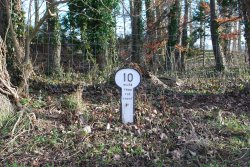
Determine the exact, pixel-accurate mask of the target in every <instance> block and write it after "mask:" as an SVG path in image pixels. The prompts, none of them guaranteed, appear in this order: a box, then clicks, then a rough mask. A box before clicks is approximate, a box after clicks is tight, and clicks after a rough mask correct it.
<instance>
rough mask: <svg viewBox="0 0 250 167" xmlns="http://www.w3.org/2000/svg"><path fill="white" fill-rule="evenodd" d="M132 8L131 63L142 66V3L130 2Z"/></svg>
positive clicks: (137, 0) (135, 0) (137, 1)
mask: <svg viewBox="0 0 250 167" xmlns="http://www.w3.org/2000/svg"><path fill="white" fill-rule="evenodd" d="M131 1H132V3H131V4H132V6H131V7H130V9H132V12H131V14H132V18H131V27H132V57H131V58H132V62H134V63H138V64H140V65H142V66H144V62H143V58H142V33H143V24H142V16H141V12H142V1H141V0H131Z"/></svg>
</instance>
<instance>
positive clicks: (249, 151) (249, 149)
mask: <svg viewBox="0 0 250 167" xmlns="http://www.w3.org/2000/svg"><path fill="white" fill-rule="evenodd" d="M248 153H250V148H248V149H247V151H246V152H245V154H243V155H242V156H241V157H240V158H236V159H235V160H233V162H234V161H239V160H241V159H243V158H245V157H246V156H247V154H248Z"/></svg>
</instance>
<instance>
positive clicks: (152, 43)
mask: <svg viewBox="0 0 250 167" xmlns="http://www.w3.org/2000/svg"><path fill="white" fill-rule="evenodd" d="M53 38H54V36H53V34H46V33H45V34H44V35H42V36H38V37H37V38H35V39H34V40H33V41H32V44H31V54H32V55H31V56H32V58H33V62H34V64H35V67H36V68H37V69H39V71H40V72H44V71H46V70H47V68H48V66H49V62H48V61H49V60H50V59H49V56H50V55H51V54H52V53H51V52H53V50H51V49H50V47H51V46H55V45H58V44H56V43H55V42H54V40H53ZM159 39H161V40H159V41H157V40H152V39H148V38H145V39H144V40H143V42H142V43H140V44H138V45H137V47H141V48H140V50H141V52H142V53H141V55H142V57H143V60H144V61H145V64H146V65H147V66H148V67H149V70H153V71H154V72H157V71H161V72H164V71H165V69H166V58H167V57H168V56H170V61H171V64H172V65H173V67H174V68H173V71H177V72H178V69H177V68H176V64H177V63H178V62H179V61H180V59H181V57H183V56H184V62H185V71H186V72H187V71H191V72H192V71H206V69H208V68H210V69H213V68H214V66H215V57H214V53H213V49H212V46H211V45H209V41H208V42H207V43H206V44H205V45H204V46H200V45H199V42H197V44H195V46H194V47H193V48H188V50H185V51H184V52H183V51H180V48H178V47H176V46H173V47H170V46H168V44H167V42H166V41H167V40H164V38H163V37H160V38H159ZM162 39H163V40H162ZM234 45H235V44H234ZM234 45H233V43H231V45H228V46H227V47H224V48H226V49H227V51H226V52H225V51H224V52H225V53H224V52H223V51H222V52H223V54H224V57H225V64H226V65H227V66H228V67H229V68H230V69H232V68H234V69H235V68H237V69H244V68H247V66H248V55H247V48H246V47H245V46H244V45H245V44H244V43H243V45H240V46H241V47H240V48H238V47H236V46H234ZM60 47H61V65H62V66H63V68H64V70H65V71H74V72H80V73H84V72H87V71H89V70H91V68H92V66H93V64H94V63H95V58H96V55H97V50H98V49H99V48H103V49H104V50H105V52H103V54H105V58H106V59H112V62H113V63H114V62H115V63H118V62H121V63H129V62H131V53H132V48H133V47H132V36H126V37H117V38H116V39H115V42H110V43H100V42H96V41H92V42H87V41H84V40H81V39H79V38H75V37H71V36H67V38H62V39H61V43H60ZM167 50H169V51H170V55H168V52H167ZM176 52H179V53H178V54H179V56H177V57H176ZM154 68H157V70H154Z"/></svg>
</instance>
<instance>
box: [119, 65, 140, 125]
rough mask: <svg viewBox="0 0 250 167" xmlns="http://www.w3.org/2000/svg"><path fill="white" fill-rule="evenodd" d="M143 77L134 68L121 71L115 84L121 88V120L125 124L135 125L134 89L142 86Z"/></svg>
mask: <svg viewBox="0 0 250 167" xmlns="http://www.w3.org/2000/svg"><path fill="white" fill-rule="evenodd" d="M140 81H141V75H140V74H139V72H138V71H137V70H135V69H132V68H127V69H120V70H119V71H117V72H116V74H115V82H116V84H117V85H118V86H119V87H120V88H121V119H122V122H123V123H124V124H126V123H134V113H135V111H134V110H135V109H134V100H135V98H134V88H135V87H137V86H138V85H139V84H140Z"/></svg>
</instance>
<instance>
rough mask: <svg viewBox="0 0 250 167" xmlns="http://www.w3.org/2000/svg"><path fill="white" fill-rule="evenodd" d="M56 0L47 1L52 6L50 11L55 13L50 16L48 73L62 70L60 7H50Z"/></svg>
mask: <svg viewBox="0 0 250 167" xmlns="http://www.w3.org/2000/svg"><path fill="white" fill-rule="evenodd" d="M55 2H56V1H55V0H49V1H48V3H47V5H48V6H47V7H48V8H50V11H51V12H52V13H53V16H50V17H49V18H48V34H49V53H48V54H49V55H48V68H47V70H48V71H47V74H54V73H55V74H59V73H60V72H61V65H60V62H61V34H60V29H61V28H60V23H59V18H58V9H57V8H56V7H50V4H53V3H55Z"/></svg>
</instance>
